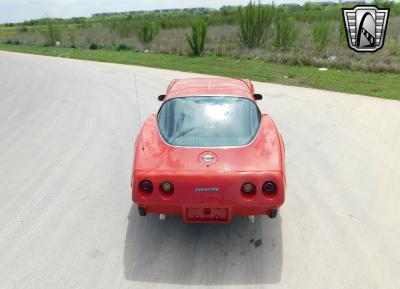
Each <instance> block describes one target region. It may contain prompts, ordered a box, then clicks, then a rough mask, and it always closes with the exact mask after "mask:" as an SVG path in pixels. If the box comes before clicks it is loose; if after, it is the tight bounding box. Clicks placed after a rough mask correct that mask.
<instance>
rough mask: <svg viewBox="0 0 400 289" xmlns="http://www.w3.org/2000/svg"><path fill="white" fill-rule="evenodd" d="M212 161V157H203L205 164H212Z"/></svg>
mask: <svg viewBox="0 0 400 289" xmlns="http://www.w3.org/2000/svg"><path fill="white" fill-rule="evenodd" d="M213 160H214V157H213V156H212V155H208V154H207V155H204V156H203V161H205V162H207V163H209V162H212V161H213Z"/></svg>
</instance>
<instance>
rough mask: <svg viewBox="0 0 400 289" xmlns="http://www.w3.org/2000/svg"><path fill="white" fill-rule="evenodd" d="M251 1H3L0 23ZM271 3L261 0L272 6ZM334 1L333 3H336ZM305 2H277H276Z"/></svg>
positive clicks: (291, 0)
mask: <svg viewBox="0 0 400 289" xmlns="http://www.w3.org/2000/svg"><path fill="white" fill-rule="evenodd" d="M248 1H249V0H157V1H155V0H0V23H6V22H20V21H24V20H29V19H36V18H42V17H45V16H46V15H49V16H51V17H61V18H70V17H75V16H90V15H91V14H93V13H96V12H118V11H131V10H153V9H166V8H186V7H212V8H219V7H221V6H223V5H241V4H247V3H248ZM271 1H272V0H262V2H263V3H271ZM331 1H332V0H331ZM333 1H334V0H333ZM287 2H289V3H303V2H304V0H286V1H285V0H276V1H275V3H287Z"/></svg>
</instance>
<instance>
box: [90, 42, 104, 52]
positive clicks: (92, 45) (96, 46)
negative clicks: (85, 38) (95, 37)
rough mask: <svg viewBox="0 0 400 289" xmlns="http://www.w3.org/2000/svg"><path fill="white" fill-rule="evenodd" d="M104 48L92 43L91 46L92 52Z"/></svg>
mask: <svg viewBox="0 0 400 289" xmlns="http://www.w3.org/2000/svg"><path fill="white" fill-rule="evenodd" d="M101 48H102V47H101V46H100V45H98V44H97V43H91V44H90V45H89V49H90V50H97V49H101Z"/></svg>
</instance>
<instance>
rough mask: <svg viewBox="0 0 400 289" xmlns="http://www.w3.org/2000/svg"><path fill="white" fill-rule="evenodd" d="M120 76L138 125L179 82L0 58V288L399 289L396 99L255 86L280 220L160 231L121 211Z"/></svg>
mask: <svg viewBox="0 0 400 289" xmlns="http://www.w3.org/2000/svg"><path fill="white" fill-rule="evenodd" d="M134 74H135V75H136V79H137V90H138V93H139V96H140V98H139V99H140V100H139V102H140V107H141V115H142V118H143V117H144V116H147V115H149V114H151V113H154V112H156V110H157V108H158V106H159V103H158V102H157V100H156V97H157V96H158V95H159V94H160V93H162V92H164V90H165V88H166V86H167V84H168V83H169V81H170V80H171V79H173V78H181V77H188V76H192V75H191V74H188V73H180V72H174V71H167V70H158V69H151V68H142V67H134V66H123V65H114V64H101V63H95V62H85V61H76V60H67V59H58V58H48V57H41V56H31V55H23V54H15V53H6V52H0V287H1V288H2V289H9V288H12V289H14V288H15V289H16V288H27V289H47V288H49V289H58V288H71V289H78V288H85V289H86V288H88V289H94V288H96V289H102V288H104V289H112V288H183V287H190V288H196V287H199V286H202V287H207V288H211V287H213V286H216V287H218V288H220V287H222V286H226V287H227V288H285V289H289V288H307V289H314V288H315V289H330V288H331V289H338V288H346V289H350V288H357V289H358V288H360V289H368V288H382V289H391V288H400V271H399V268H400V215H399V214H400V102H399V101H390V100H382V99H377V98H370V97H363V96H356V95H346V94H341V93H334V92H325V91H318V90H313V89H306V88H295V87H287V86H282V85H274V84H266V83H256V88H257V91H258V92H259V93H262V94H264V95H265V100H264V101H262V102H261V104H260V105H261V108H262V110H263V111H264V112H267V113H269V114H271V115H272V117H273V118H274V119H275V120H276V123H277V126H278V127H279V128H280V130H281V131H282V134H283V135H284V138H285V141H286V149H287V178H288V189H287V202H286V204H285V206H284V207H283V209H282V211H281V214H280V218H278V219H276V220H268V219H266V218H263V219H259V220H258V221H257V223H256V224H254V225H251V224H248V223H247V222H246V221H245V220H243V219H236V220H234V222H233V223H232V224H230V225H222V226H221V225H220V226H218V225H187V224H183V223H182V222H181V220H180V218H178V217H173V218H169V219H168V221H167V222H166V223H159V221H158V219H157V217H155V216H154V217H152V216H150V217H147V218H140V217H139V216H138V214H137V211H136V208H135V207H133V206H132V205H131V202H130V179H129V178H130V174H131V164H132V147H133V142H134V138H135V136H136V134H137V132H138V127H139V116H138V114H137V111H138V110H137V102H136V97H135V89H134V82H133V76H134ZM321 81H323V80H321ZM251 239H254V240H258V239H262V246H260V247H258V248H255V246H254V244H252V243H251Z"/></svg>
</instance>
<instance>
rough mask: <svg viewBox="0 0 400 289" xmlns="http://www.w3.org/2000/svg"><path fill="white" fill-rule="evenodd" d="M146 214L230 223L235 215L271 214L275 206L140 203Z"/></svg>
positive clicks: (187, 220)
mask: <svg viewBox="0 0 400 289" xmlns="http://www.w3.org/2000/svg"><path fill="white" fill-rule="evenodd" d="M138 206H139V207H141V208H144V210H145V212H146V214H152V213H153V214H165V215H180V216H182V219H183V220H184V221H185V222H186V223H216V224H225V223H230V222H231V221H232V218H233V217H235V216H252V215H270V213H271V210H272V209H275V208H265V207H245V206H243V207H224V206H221V205H219V206H218V205H217V206H207V205H206V206H189V207H186V206H173V205H165V204H164V205H143V204H142V205H138Z"/></svg>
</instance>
